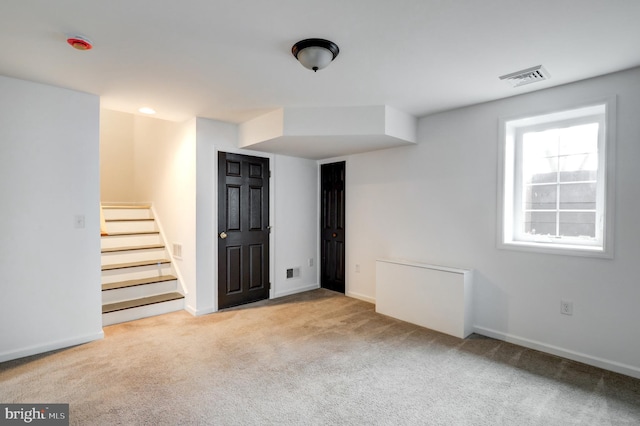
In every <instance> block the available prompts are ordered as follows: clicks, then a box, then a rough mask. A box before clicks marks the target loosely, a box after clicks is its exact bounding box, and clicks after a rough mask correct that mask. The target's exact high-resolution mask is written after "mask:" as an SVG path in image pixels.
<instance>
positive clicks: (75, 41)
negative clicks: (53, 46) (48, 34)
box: [67, 36, 93, 50]
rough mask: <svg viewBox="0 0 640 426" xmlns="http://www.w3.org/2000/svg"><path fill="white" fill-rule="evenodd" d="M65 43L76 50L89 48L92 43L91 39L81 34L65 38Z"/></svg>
mask: <svg viewBox="0 0 640 426" xmlns="http://www.w3.org/2000/svg"><path fill="white" fill-rule="evenodd" d="M67 43H69V45H70V46H71V47H73V48H74V49H78V50H90V49H91V48H92V47H93V45H92V44H91V41H89V40H88V39H86V38H84V37H81V36H73V37H69V38H68V39H67Z"/></svg>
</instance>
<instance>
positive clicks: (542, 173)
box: [522, 129, 558, 183]
mask: <svg viewBox="0 0 640 426" xmlns="http://www.w3.org/2000/svg"><path fill="white" fill-rule="evenodd" d="M522 141H523V142H522V177H523V181H524V182H525V183H546V182H556V181H557V179H558V177H557V171H558V131H557V129H554V130H547V131H544V132H530V133H525V134H524V135H522Z"/></svg>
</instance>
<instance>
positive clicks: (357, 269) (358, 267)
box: [356, 263, 360, 274]
mask: <svg viewBox="0 0 640 426" xmlns="http://www.w3.org/2000/svg"><path fill="white" fill-rule="evenodd" d="M356 273H358V274H359V273H360V265H359V264H357V263H356Z"/></svg>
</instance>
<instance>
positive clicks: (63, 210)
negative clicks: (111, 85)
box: [0, 76, 103, 362]
mask: <svg viewBox="0 0 640 426" xmlns="http://www.w3.org/2000/svg"><path fill="white" fill-rule="evenodd" d="M0 93H1V94H2V96H0V182H1V183H0V199H1V200H2V205H3V207H2V209H1V210H0V235H2V239H1V243H0V285H1V286H2V297H0V362H2V361H6V360H9V359H14V358H19V357H22V356H27V355H32V354H36V353H40V352H44V351H48V350H53V349H58V348H62V347H66V346H71V345H75V344H79V343H84V342H87V341H90V340H94V339H99V338H101V337H102V336H103V334H102V317H101V309H100V305H101V301H100V224H99V202H100V198H99V194H100V184H99V159H98V156H99V142H98V134H99V99H98V97H97V96H93V95H89V94H85V93H79V92H74V91H70V90H65V89H60V88H56V87H51V86H45V85H41V84H36V83H31V82H26V81H22V80H16V79H12V78H7V77H2V76H0ZM77 215H82V216H84V221H85V226H84V228H76V227H75V226H74V225H75V217H76V216H77Z"/></svg>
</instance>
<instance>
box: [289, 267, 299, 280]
mask: <svg viewBox="0 0 640 426" xmlns="http://www.w3.org/2000/svg"><path fill="white" fill-rule="evenodd" d="M298 277H300V268H288V269H287V279H289V278H298Z"/></svg>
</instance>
